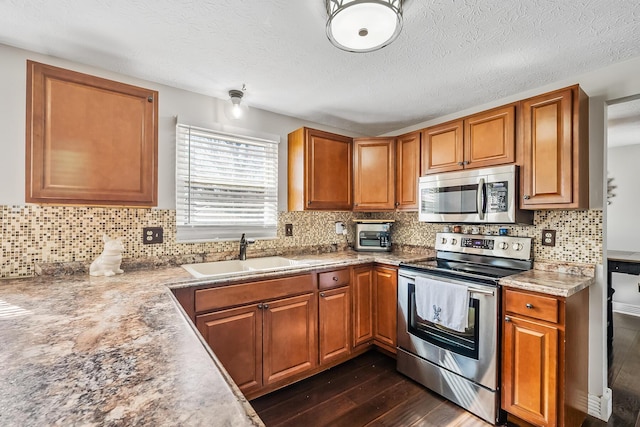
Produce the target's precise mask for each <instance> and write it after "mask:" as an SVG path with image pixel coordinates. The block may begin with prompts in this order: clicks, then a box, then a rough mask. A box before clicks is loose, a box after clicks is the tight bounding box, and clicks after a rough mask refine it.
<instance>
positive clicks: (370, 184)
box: [353, 138, 395, 211]
mask: <svg viewBox="0 0 640 427" xmlns="http://www.w3.org/2000/svg"><path fill="white" fill-rule="evenodd" d="M353 146H354V161H353V165H354V167H353V169H354V176H353V184H354V204H353V210H354V211H379V210H393V209H394V207H395V156H394V153H395V139H392V138H391V139H390V138H382V139H379V138H374V139H355V140H354V141H353Z"/></svg>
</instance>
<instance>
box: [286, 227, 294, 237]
mask: <svg viewBox="0 0 640 427" xmlns="http://www.w3.org/2000/svg"><path fill="white" fill-rule="evenodd" d="M284 235H285V236H288V237H291V236H293V224H285V225H284Z"/></svg>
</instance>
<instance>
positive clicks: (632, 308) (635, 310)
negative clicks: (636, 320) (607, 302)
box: [612, 301, 640, 317]
mask: <svg viewBox="0 0 640 427" xmlns="http://www.w3.org/2000/svg"><path fill="white" fill-rule="evenodd" d="M612 306H613V311H615V312H616V313H624V314H630V315H632V316H638V317H640V306H637V305H632V304H625V303H623V302H616V301H614V302H613V304H612Z"/></svg>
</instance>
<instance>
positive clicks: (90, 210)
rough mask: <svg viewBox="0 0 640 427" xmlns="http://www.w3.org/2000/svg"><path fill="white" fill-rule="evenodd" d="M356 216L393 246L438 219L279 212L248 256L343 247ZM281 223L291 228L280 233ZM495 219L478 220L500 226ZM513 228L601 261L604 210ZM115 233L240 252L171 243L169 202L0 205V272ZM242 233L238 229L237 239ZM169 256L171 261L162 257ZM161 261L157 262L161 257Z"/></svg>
mask: <svg viewBox="0 0 640 427" xmlns="http://www.w3.org/2000/svg"><path fill="white" fill-rule="evenodd" d="M356 217H367V218H386V219H394V220H395V221H396V223H395V224H394V225H393V227H392V239H393V242H394V244H396V245H397V246H425V247H432V246H433V242H434V239H435V233H436V232H437V231H438V230H441V229H442V227H443V225H442V224H429V223H421V222H418V218H417V213H415V212H398V213H393V212H388V213H375V214H355V213H352V212H280V213H279V218H278V237H277V238H276V239H273V240H260V241H257V242H256V243H255V244H253V245H251V246H249V249H248V256H249V257H252V256H260V255H275V254H283V253H296V252H301V251H332V250H342V249H345V248H346V247H347V245H351V244H352V243H353V241H354V239H355V229H354V228H355V227H354V226H353V221H352V220H353V219H354V218H356ZM336 221H342V222H344V223H345V224H347V228H348V231H349V233H348V234H347V236H346V237H345V236H342V235H338V234H336V233H335V222H336ZM285 224H293V236H292V237H285V233H284V227H285ZM151 226H160V227H163V228H164V242H163V243H161V244H154V245H145V244H143V243H142V228H143V227H151ZM498 228H499V227H498V226H486V227H482V231H483V232H486V231H492V232H497V230H498ZM507 228H509V229H510V233H511V234H512V235H519V236H530V237H533V238H534V257H535V259H537V260H553V261H561V262H577V263H592V264H593V263H601V262H602V211H600V210H588V211H539V212H536V215H535V219H534V225H533V226H508V227H507ZM543 229H555V230H557V237H556V246H555V247H547V246H542V245H541V244H540V241H541V233H542V230H543ZM103 234H108V235H109V236H110V237H120V238H121V239H122V241H123V243H124V247H125V252H124V254H123V257H124V258H125V259H128V260H141V259H158V260H163V261H162V262H163V263H167V262H171V260H173V261H177V262H180V260H189V259H190V258H189V257H190V256H196V255H197V258H194V259H198V260H219V259H231V258H233V257H237V253H238V242H237V241H225V242H211V243H176V241H175V211H174V210H168V209H135V208H100V207H68V206H38V205H27V206H0V278H8V277H28V276H32V275H33V274H34V273H35V265H36V264H42V263H72V262H77V263H85V264H87V265H88V264H89V263H91V261H93V259H94V258H95V257H96V256H98V255H99V254H100V253H101V252H102V248H103V243H102V235H103ZM239 238H240V236H238V240H239ZM167 260H169V261H167ZM159 263H161V262H160V261H159Z"/></svg>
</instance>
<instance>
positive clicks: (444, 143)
mask: <svg viewBox="0 0 640 427" xmlns="http://www.w3.org/2000/svg"><path fill="white" fill-rule="evenodd" d="M463 161H464V144H463V121H462V120H457V121H455V122H449V123H444V124H441V125H438V126H433V127H430V128H427V129H425V130H424V131H423V133H422V174H423V175H427V174H432V173H439V172H447V171H455V170H460V169H463Z"/></svg>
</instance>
